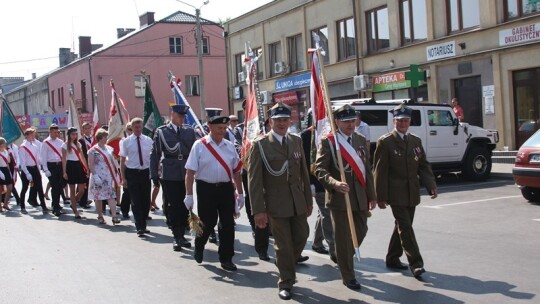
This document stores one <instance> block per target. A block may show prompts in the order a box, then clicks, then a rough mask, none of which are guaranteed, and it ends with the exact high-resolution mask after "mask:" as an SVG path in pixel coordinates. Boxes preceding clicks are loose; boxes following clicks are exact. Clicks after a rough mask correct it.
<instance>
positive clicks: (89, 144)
mask: <svg viewBox="0 0 540 304" xmlns="http://www.w3.org/2000/svg"><path fill="white" fill-rule="evenodd" d="M82 139H83V142H84V143H85V144H86V151H88V150H89V149H90V148H92V136H90V137H86V135H83V137H82Z"/></svg>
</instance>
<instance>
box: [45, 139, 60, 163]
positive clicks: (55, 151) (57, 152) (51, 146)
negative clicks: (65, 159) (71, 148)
mask: <svg viewBox="0 0 540 304" xmlns="http://www.w3.org/2000/svg"><path fill="white" fill-rule="evenodd" d="M45 143H46V144H47V146H49V147H50V148H51V150H53V152H54V153H56V155H58V157H60V160H62V154H60V152H59V151H58V149H56V147H55V146H53V145H52V144H51V142H50V141H48V140H46V141H45Z"/></svg>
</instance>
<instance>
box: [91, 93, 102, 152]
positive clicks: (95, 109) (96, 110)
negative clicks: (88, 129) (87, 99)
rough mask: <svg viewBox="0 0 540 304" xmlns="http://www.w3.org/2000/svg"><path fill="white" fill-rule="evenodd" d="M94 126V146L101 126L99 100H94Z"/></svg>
mask: <svg viewBox="0 0 540 304" xmlns="http://www.w3.org/2000/svg"><path fill="white" fill-rule="evenodd" d="M92 126H93V128H94V130H93V131H92V146H93V145H95V144H96V132H97V130H99V128H101V126H100V125H99V112H98V105H97V102H94V117H93V118H92Z"/></svg>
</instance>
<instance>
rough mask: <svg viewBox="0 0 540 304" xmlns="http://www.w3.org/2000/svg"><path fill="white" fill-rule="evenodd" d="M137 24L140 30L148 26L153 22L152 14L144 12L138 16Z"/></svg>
mask: <svg viewBox="0 0 540 304" xmlns="http://www.w3.org/2000/svg"><path fill="white" fill-rule="evenodd" d="M139 22H140V24H141V28H142V27H144V26H147V25H150V24H152V23H154V22H155V20H154V12H146V13H144V14H142V15H140V16H139Z"/></svg>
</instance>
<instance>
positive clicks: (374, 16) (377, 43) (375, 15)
mask: <svg viewBox="0 0 540 304" xmlns="http://www.w3.org/2000/svg"><path fill="white" fill-rule="evenodd" d="M366 20H367V34H368V51H369V52H370V53H373V52H378V51H380V50H384V49H387V48H389V47H390V28H389V26H388V8H387V7H386V6H382V7H379V8H376V9H374V10H371V11H367V12H366Z"/></svg>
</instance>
